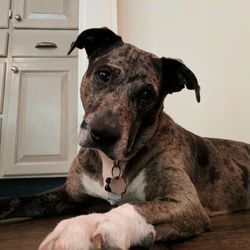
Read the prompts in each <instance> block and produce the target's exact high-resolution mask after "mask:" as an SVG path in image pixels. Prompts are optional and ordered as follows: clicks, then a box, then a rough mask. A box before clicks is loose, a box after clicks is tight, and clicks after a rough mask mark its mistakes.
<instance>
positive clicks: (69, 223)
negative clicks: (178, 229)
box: [39, 204, 155, 250]
mask: <svg viewBox="0 0 250 250" xmlns="http://www.w3.org/2000/svg"><path fill="white" fill-rule="evenodd" d="M154 237H155V230H154V227H153V226H152V225H150V224H148V223H147V222H146V221H145V219H144V218H143V217H142V216H141V215H140V214H139V213H138V212H137V211H136V210H135V208H134V206H132V205H130V204H125V205H122V206H120V207H117V208H114V209H112V210H111V211H109V212H108V213H105V214H89V215H82V216H78V217H75V218H72V219H68V220H64V221H62V222H60V223H59V224H58V225H57V227H56V228H55V229H54V231H53V232H52V233H50V234H49V235H48V236H47V238H46V239H45V240H44V241H43V242H42V244H41V245H40V247H39V250H90V249H91V248H93V247H96V248H98V247H99V249H101V247H104V246H105V247H108V248H109V249H111V248H119V249H122V250H123V249H124V250H125V249H128V248H129V247H131V246H134V245H143V244H144V243H145V242H147V241H148V239H149V242H148V243H152V242H153V240H154ZM150 241H151V242H150Z"/></svg>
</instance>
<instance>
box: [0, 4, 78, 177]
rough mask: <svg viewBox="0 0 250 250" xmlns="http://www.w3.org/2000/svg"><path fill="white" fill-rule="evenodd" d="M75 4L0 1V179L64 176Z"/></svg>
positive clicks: (72, 135) (73, 80) (73, 85)
mask: <svg viewBox="0 0 250 250" xmlns="http://www.w3.org/2000/svg"><path fill="white" fill-rule="evenodd" d="M78 11H79V10H78V0H42V1H39V0H12V1H10V0H0V178H2V177H7V178H8V177H11V178H16V177H41V176H44V177H45V176H63V175H66V174H67V172H68V169H69V167H70V163H71V161H72V159H73V157H74V156H75V154H76V152H77V143H76V136H77V108H78V107H77V104H78V93H77V92H78V91H77V89H78V87H77V86H78V83H77V75H78V74H77V60H78V58H77V55H78V54H77V50H75V51H74V53H72V54H71V55H70V56H67V52H68V50H69V48H70V45H71V43H72V41H74V40H75V39H76V37H77V34H78V30H77V27H78Z"/></svg>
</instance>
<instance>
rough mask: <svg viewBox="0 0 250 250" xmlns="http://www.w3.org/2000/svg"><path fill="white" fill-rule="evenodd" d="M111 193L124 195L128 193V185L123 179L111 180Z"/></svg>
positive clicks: (117, 177) (115, 178)
mask: <svg viewBox="0 0 250 250" xmlns="http://www.w3.org/2000/svg"><path fill="white" fill-rule="evenodd" d="M109 187H110V191H111V192H112V193H113V194H118V195H119V194H123V193H124V192H125V191H126V183H125V181H124V179H123V178H121V177H119V176H116V177H114V178H111V180H110V184H109Z"/></svg>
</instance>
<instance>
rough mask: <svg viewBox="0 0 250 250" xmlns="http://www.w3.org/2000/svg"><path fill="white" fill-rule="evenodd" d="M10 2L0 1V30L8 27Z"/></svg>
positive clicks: (7, 0) (8, 0)
mask: <svg viewBox="0 0 250 250" xmlns="http://www.w3.org/2000/svg"><path fill="white" fill-rule="evenodd" d="M9 8H10V0H1V7H0V28H8V27H9Z"/></svg>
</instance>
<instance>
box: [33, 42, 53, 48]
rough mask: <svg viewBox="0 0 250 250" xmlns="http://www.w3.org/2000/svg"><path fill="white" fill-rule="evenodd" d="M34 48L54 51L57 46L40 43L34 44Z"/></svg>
mask: <svg viewBox="0 0 250 250" xmlns="http://www.w3.org/2000/svg"><path fill="white" fill-rule="evenodd" d="M35 48H38V49H39V48H42V49H43V48H45V49H48V48H49V49H54V48H57V45H56V44H55V43H52V42H40V43H38V44H36V46H35Z"/></svg>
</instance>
